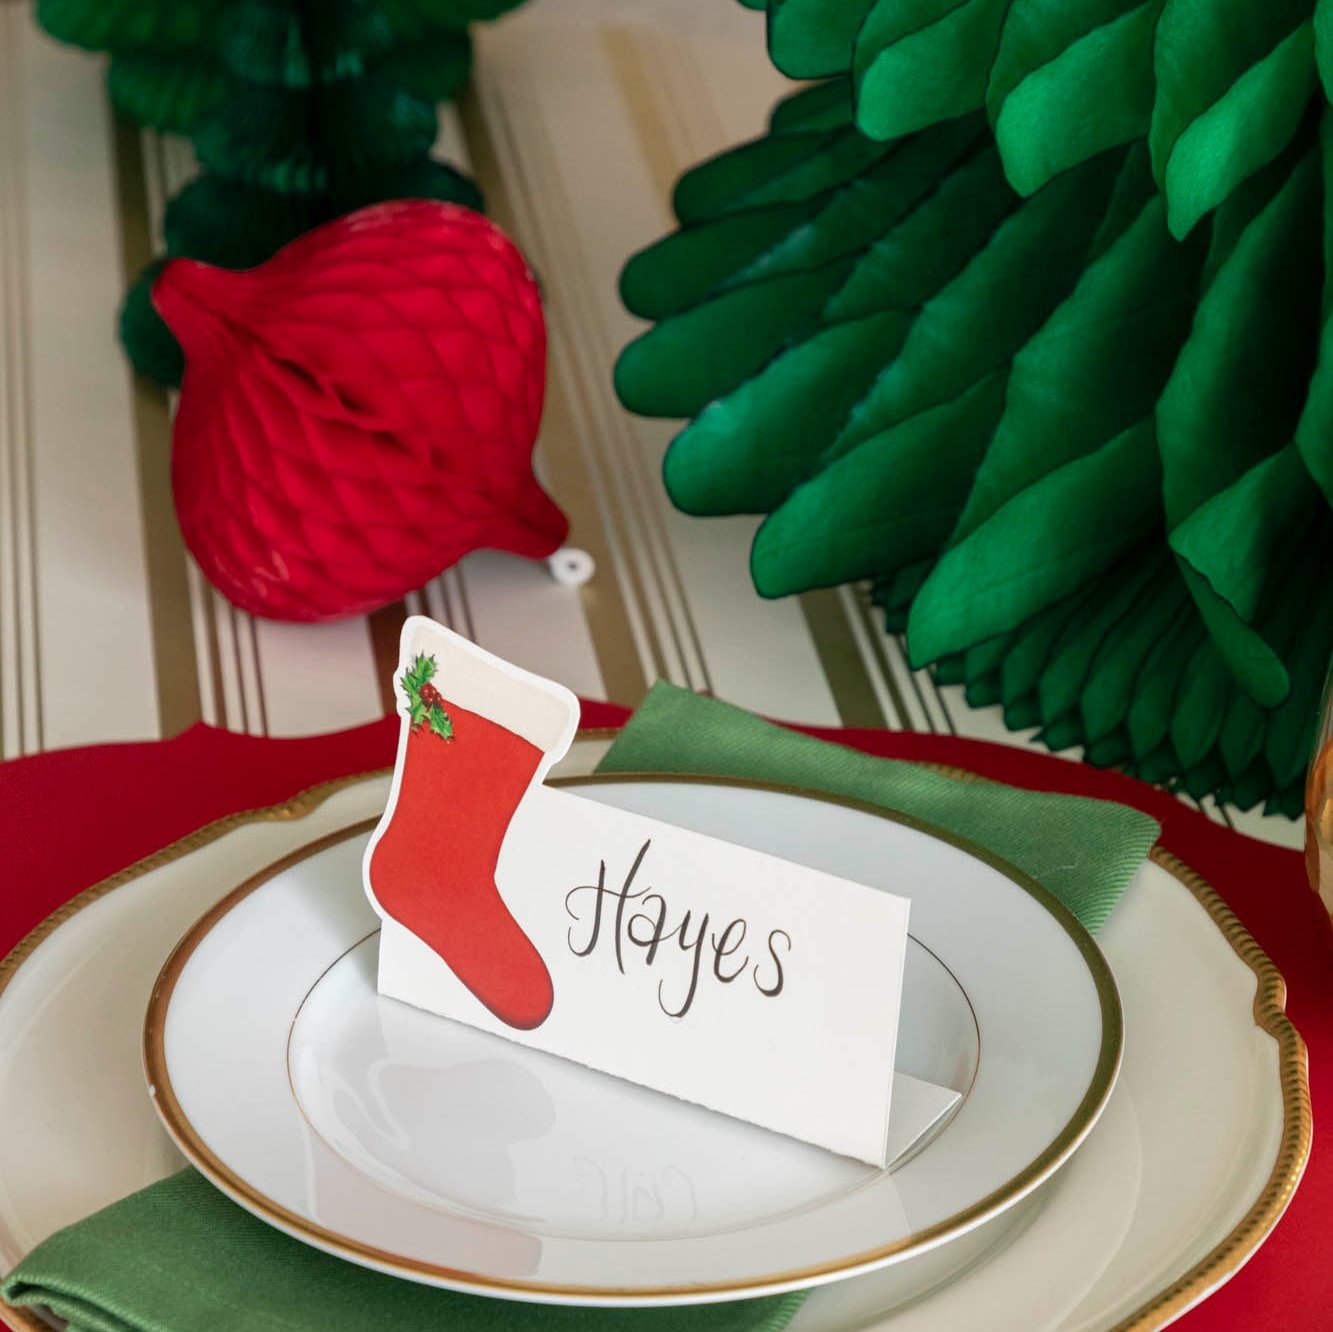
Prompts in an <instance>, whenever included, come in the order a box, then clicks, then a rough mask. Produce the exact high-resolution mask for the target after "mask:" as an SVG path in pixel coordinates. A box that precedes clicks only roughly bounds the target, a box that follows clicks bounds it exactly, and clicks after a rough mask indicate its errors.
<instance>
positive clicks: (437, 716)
mask: <svg viewBox="0 0 1333 1332" xmlns="http://www.w3.org/2000/svg"><path fill="white" fill-rule="evenodd" d="M427 720H428V721H429V722H430V729H431V730H432V731H434V732H435V734H436V735H438V736H439V737H440V739H441V740H452V739H453V738H454V724H453V722H451V721H450V720H449V714H448V713H447V712H445V710H444V709H443V708H442V707H440V706H439V704H436V705H435V706H434V707H433V708H431V710H430V712H429V714H428V716H427Z"/></svg>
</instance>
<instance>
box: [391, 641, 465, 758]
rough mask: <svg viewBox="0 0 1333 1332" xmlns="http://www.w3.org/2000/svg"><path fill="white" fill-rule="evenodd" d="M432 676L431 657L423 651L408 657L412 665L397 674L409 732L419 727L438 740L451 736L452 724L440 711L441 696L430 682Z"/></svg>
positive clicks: (433, 659) (442, 708) (451, 737)
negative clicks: (437, 737)
mask: <svg viewBox="0 0 1333 1332" xmlns="http://www.w3.org/2000/svg"><path fill="white" fill-rule="evenodd" d="M434 677H435V658H434V657H428V656H426V655H425V653H418V654H417V656H415V657H413V658H412V664H411V665H410V666H409V667H408V668H407V669H406V670H405V671H404V672H403V673H402V675H401V676H400V677H399V681H398V683H399V684H400V685H402V687H403V693H404V694H405V695H406V697H407V717H408V721H409V722H410V723H411V725H412V730H413V731H420V730H421V728H422V727H423V726H429V727H430V729H431V730H432V731H433V732H434V733H435V734H436V735H438V736H439V737H440V739H441V740H452V739H453V738H454V724H453V722H451V721H450V720H449V714H448V713H447V712H446V711H445V710H444V699H443V698H441V697H440V691H439V690H438V689H436V688H435V686H434V685H433V684H432V683H431V681H432V680H433V679H434Z"/></svg>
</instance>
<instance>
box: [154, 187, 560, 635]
mask: <svg viewBox="0 0 1333 1332" xmlns="http://www.w3.org/2000/svg"><path fill="white" fill-rule="evenodd" d="M153 303H154V304H155V305H156V307H157V309H158V311H159V312H160V313H161V315H162V317H163V319H165V320H166V322H167V324H168V325H169V326H170V327H171V330H172V331H173V332H174V333H175V335H176V337H177V338H178V339H179V340H180V343H181V346H182V347H183V348H184V351H185V362H186V364H185V376H184V379H183V381H182V383H181V394H180V405H179V408H178V411H177V414H176V422H175V431H174V437H173V449H172V489H173V492H174V495H175V500H176V511H177V515H178V517H179V519H180V525H181V531H182V533H183V535H184V537H185V543H186V545H187V546H188V547H189V549H190V552H191V554H193V556H194V557H195V559H196V560H197V561H198V563H199V566H200V568H201V569H202V570H203V572H204V574H205V576H206V577H207V578H208V579H209V581H210V582H212V583H213V584H214V585H215V586H216V587H217V588H218V589H219V590H220V591H221V592H222V593H223V594H224V595H225V596H226V597H227V598H228V599H229V600H231V601H232V602H233V603H234V604H235V605H237V606H239V607H240V608H241V609H243V610H247V611H249V612H251V613H252V614H254V615H261V616H266V617H269V618H272V619H280V620H328V619H336V618H340V617H342V616H347V615H357V614H364V613H365V612H367V611H370V610H374V609H375V608H377V607H379V606H383V605H386V604H388V603H389V602H392V601H395V600H397V599H398V598H399V597H401V596H402V595H403V594H404V593H406V592H408V591H410V590H411V589H413V588H416V587H420V586H421V585H423V584H424V583H426V582H428V581H429V580H430V579H431V578H433V577H435V575H437V574H438V573H440V572H441V571H442V570H443V569H445V568H447V567H448V566H449V565H451V564H453V563H455V562H456V561H457V560H459V559H460V558H462V556H464V555H466V554H467V553H468V552H469V551H471V550H474V549H477V548H478V547H490V548H492V549H497V550H506V551H512V552H514V553H515V554H518V555H524V556H528V557H530V558H534V559H540V558H543V557H545V556H547V555H550V554H551V553H552V552H553V551H554V550H556V548H557V547H558V546H559V545H560V544H561V542H562V541H563V540H564V539H565V536H566V533H567V531H568V523H567V522H566V520H565V516H564V514H563V513H562V512H561V511H560V509H559V508H558V507H557V506H556V504H555V502H554V501H553V500H552V499H551V498H550V496H548V495H547V494H546V492H545V491H543V490H542V488H541V487H540V486H539V485H538V484H537V482H536V480H535V478H534V477H533V475H532V449H533V444H534V443H535V441H536V437H537V427H538V424H539V423H540V420H541V412H542V399H543V396H544V393H545V385H546V327H545V322H544V320H543V317H542V309H541V297H540V293H539V291H538V288H537V284H536V282H535V280H534V279H533V277H532V275H531V273H530V272H529V271H528V267H527V264H526V262H525V260H524V258H523V256H522V254H521V253H520V252H519V250H518V249H517V247H515V245H514V244H513V243H512V242H511V241H510V240H509V239H508V237H507V236H505V234H504V233H503V232H502V231H501V230H500V229H499V228H498V227H497V226H495V224H494V223H492V222H490V221H488V220H487V219H486V218H484V217H482V216H481V215H480V214H479V213H474V212H471V211H469V210H468V209H465V208H460V207H458V206H457V205H454V204H446V203H439V202H435V201H429V200H405V201H397V202H391V203H385V204H376V205H374V206H373V207H370V208H364V209H362V210H360V211H359V212H356V213H350V214H348V215H347V216H345V217H341V218H337V219H336V220H334V221H332V222H329V223H327V224H326V225H324V226H322V227H319V228H317V229H316V230H314V231H311V232H308V233H307V234H306V235H304V236H301V237H299V238H298V239H297V240H295V241H293V242H292V243H291V244H289V245H287V246H285V247H284V248H283V249H281V250H279V251H278V253H277V254H275V255H274V256H273V257H272V258H271V259H269V260H268V261H267V262H265V263H263V264H261V265H259V267H257V268H252V269H248V270H246V271H244V272H235V271H232V270H228V269H222V268H214V267H212V266H211V265H209V264H204V263H200V262H198V261H196V260H192V259H173V260H171V261H170V262H169V263H168V264H167V265H166V266H165V268H164V269H163V271H162V274H161V276H160V277H159V278H158V280H157V282H156V283H155V284H154V287H153Z"/></svg>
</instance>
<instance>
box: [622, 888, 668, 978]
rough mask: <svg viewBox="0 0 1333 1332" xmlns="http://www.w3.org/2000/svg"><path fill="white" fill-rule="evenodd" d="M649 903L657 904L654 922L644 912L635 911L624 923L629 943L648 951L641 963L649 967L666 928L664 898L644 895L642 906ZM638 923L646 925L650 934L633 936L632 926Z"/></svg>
mask: <svg viewBox="0 0 1333 1332" xmlns="http://www.w3.org/2000/svg"><path fill="white" fill-rule="evenodd" d="M649 902H656V903H657V919H656V920H654V919H653V918H652V917H651V916H650V915H648V913H647V912H645V911H636V912H635V913H634V915H632V916H631V917H630V918H629V919H628V920H627V921H626V922H625V933H626V934H627V935H628V936H629V941H630V943H632V944H638V946H639V947H640V948H646V949H647V950H648V953H647V956H646V957H645V958H644V959H643V961H644V965H645V966H649V967H651V966H652V965H653V959H654V958H655V957H656V956H657V949H658V945H659V944H661V942H662V939H663V937H664V936H663V934H662V931H663V929H665V928H666V915H667V904H666V898H664V897H663V896H662V894H661V893H646V894H645V895H644V899H643V905H644V906H647V905H648V903H649ZM638 921H643V922H644V923H645V924H647V925H648V927H649V929H650V930H651V931H652V932H651V933H650V934H645V935H642V936H640V935H638V934H635V933H634V926H635V923H636V922H638Z"/></svg>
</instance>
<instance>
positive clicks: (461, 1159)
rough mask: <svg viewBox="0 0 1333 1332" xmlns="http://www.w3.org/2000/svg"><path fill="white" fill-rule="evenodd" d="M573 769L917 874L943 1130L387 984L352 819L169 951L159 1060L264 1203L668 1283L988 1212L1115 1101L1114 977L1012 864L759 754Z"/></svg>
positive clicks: (176, 1120)
mask: <svg viewBox="0 0 1333 1332" xmlns="http://www.w3.org/2000/svg"><path fill="white" fill-rule="evenodd" d="M575 789H576V790H578V792H579V793H580V794H581V795H583V796H585V797H587V798H591V799H597V800H601V801H605V802H607V803H611V804H615V805H618V806H621V807H623V808H632V809H634V810H636V811H638V812H641V813H649V814H651V815H653V816H656V817H660V818H663V819H665V820H667V821H668V822H672V823H675V824H678V825H683V826H690V827H696V828H700V829H702V830H704V831H710V832H714V833H719V834H722V835H725V836H727V837H729V838H731V839H732V840H734V841H738V842H743V843H747V844H749V845H751V846H754V847H757V848H759V849H762V850H768V851H773V852H776V853H777V854H781V855H786V856H788V857H790V858H800V859H803V860H805V861H806V862H807V863H811V864H813V865H816V866H817V867H818V868H821V869H826V870H829V871H831V872H833V873H837V874H840V875H843V876H845V877H848V878H853V879H857V880H860V881H862V882H867V883H871V884H877V885H879V886H882V887H885V888H890V887H891V888H893V889H894V890H895V891H898V892H901V893H904V894H906V895H909V896H910V897H911V898H912V913H913V915H912V919H913V925H912V933H913V937H914V939H915V941H916V944H915V946H914V947H913V949H912V950H910V953H909V963H908V972H907V978H906V982H905V996H904V1005H903V1017H902V1023H901V1029H900V1030H901V1035H900V1041H901V1042H902V1044H901V1051H902V1053H901V1055H900V1060H899V1068H900V1071H903V1072H907V1073H910V1074H913V1075H914V1076H918V1077H923V1078H926V1079H927V1080H930V1081H935V1082H945V1083H948V1084H950V1085H953V1086H954V1087H955V1089H956V1090H958V1091H959V1092H962V1093H965V1095H964V1098H963V1101H962V1103H961V1106H960V1108H959V1109H958V1110H957V1112H956V1113H955V1115H954V1117H953V1119H952V1120H951V1121H950V1123H949V1124H948V1125H947V1126H946V1127H945V1128H944V1129H943V1131H941V1132H940V1133H939V1135H938V1136H937V1137H936V1138H935V1140H934V1141H933V1142H931V1143H930V1144H928V1145H927V1146H926V1147H925V1148H924V1149H922V1150H919V1151H917V1152H915V1153H914V1154H913V1155H911V1157H910V1159H907V1160H905V1161H904V1162H902V1163H901V1164H900V1165H898V1167H897V1168H892V1169H889V1170H883V1171H880V1170H873V1169H870V1168H868V1167H865V1166H863V1165H861V1164H858V1163H856V1162H853V1161H850V1160H848V1159H845V1158H841V1157H838V1156H835V1155H833V1154H832V1153H829V1152H825V1151H821V1150H819V1149H816V1148H812V1147H810V1146H808V1145H805V1144H801V1143H797V1142H794V1141H792V1140H790V1139H787V1138H783V1137H781V1136H779V1135H776V1134H773V1133H769V1132H766V1131H764V1130H760V1129H757V1128H754V1127H752V1126H749V1125H745V1124H742V1123H740V1122H738V1121H735V1120H731V1119H728V1118H725V1117H723V1116H720V1115H717V1114H713V1113H711V1112H708V1111H706V1110H703V1109H701V1108H699V1107H695V1106H689V1105H686V1104H684V1103H682V1102H680V1101H677V1100H675V1099H673V1098H671V1097H667V1096H662V1095H659V1094H656V1093H652V1092H648V1091H645V1090H644V1089H642V1088H638V1087H634V1086H631V1085H630V1084H627V1083H623V1082H619V1081H617V1080H616V1079H613V1078H609V1077H606V1076H604V1075H600V1074H596V1073H592V1072H590V1071H589V1070H587V1069H584V1068H582V1067H580V1066H578V1065H575V1064H572V1063H569V1062H567V1061H563V1060H559V1059H556V1058H553V1057H551V1056H548V1055H544V1054H541V1053H540V1052H536V1051H531V1050H527V1049H524V1048H522V1047H519V1046H517V1045H515V1044H513V1043H511V1042H508V1041H505V1040H503V1039H501V1038H498V1037H495V1036H490V1035H487V1034H484V1033H481V1032H477V1031H473V1030H471V1029H468V1028H465V1027H462V1026H461V1025H459V1024H456V1023H449V1022H442V1021H441V1020H439V1019H436V1018H432V1017H430V1016H428V1015H426V1014H423V1013H421V1012H418V1011H417V1010H415V1009H411V1008H408V1007H406V1006H404V1005H402V1004H399V1003H396V1002H394V1001H392V1000H387V999H383V998H381V997H380V996H378V995H377V994H376V992H375V986H374V969H375V953H376V946H377V940H376V938H375V935H374V929H375V925H376V920H375V917H374V916H373V914H372V913H371V912H370V909H369V907H368V906H367V904H366V902H365V900H364V897H363V895H362V890H361V883H360V865H361V859H362V856H363V853H364V849H365V842H366V838H367V836H368V832H369V830H368V829H366V828H360V829H357V830H354V831H352V832H350V833H348V834H347V835H341V836H335V837H334V838H332V839H330V840H329V841H327V842H325V843H323V844H319V845H317V846H315V847H312V848H309V849H308V850H307V851H305V852H303V853H301V854H300V855H299V856H297V857H295V858H292V859H289V860H287V861H285V862H282V863H280V864H279V865H277V866H274V867H273V868H272V869H271V870H270V871H268V872H266V873H265V874H263V875H261V876H258V877H257V878H255V879H253V880H251V881H250V882H249V883H247V884H245V885H243V886H242V887H241V888H239V889H238V890H237V891H236V892H234V893H233V894H231V895H230V896H229V897H228V898H227V899H225V900H224V901H223V902H221V903H220V904H219V905H218V906H217V907H216V908H215V909H214V910H212V911H211V912H209V913H208V914H207V916H206V917H205V918H204V919H202V920H201V921H200V922H199V923H198V924H197V925H196V926H195V928H194V929H192V930H191V931H190V932H189V933H188V934H187V935H186V937H185V938H184V939H183V940H182V942H181V944H180V946H179V947H178V949H177V950H176V951H175V953H174V954H173V956H172V958H171V959H170V960H169V962H168V963H167V965H166V967H165V968H164V970H163V973H162V978H161V981H160V983H159V985H158V986H157V988H156V989H155V991H154V995H153V998H152V1001H151V1002H150V1005H149V1009H148V1018H147V1025H146V1036H145V1060H146V1065H147V1069H148V1077H149V1083H150V1087H151V1089H152V1093H153V1098H154V1104H155V1105H156V1107H157V1109H158V1112H159V1114H160V1115H161V1116H162V1119H163V1122H164V1124H165V1125H166V1127H167V1130H168V1132H169V1133H170V1134H171V1136H172V1137H173V1139H174V1140H175V1141H176V1143H177V1145H178V1146H179V1147H180V1148H181V1150H182V1151H183V1152H184V1153H185V1155H186V1156H187V1157H189V1159H190V1160H191V1161H192V1162H193V1163H194V1164H195V1165H196V1166H198V1168H199V1169H200V1170H202V1171H203V1172H204V1173H205V1174H206V1175H207V1176H208V1177H209V1178H210V1179H212V1180H213V1182H214V1183H215V1184H217V1185H218V1186H219V1187H220V1188H222V1189H223V1190H224V1191H225V1192H227V1193H228V1194H229V1195H230V1196H232V1197H233V1198H234V1199H235V1200H236V1201H237V1202H239V1203H241V1205H242V1206H245V1207H247V1208H249V1209H250V1210H252V1211H253V1212H255V1214H256V1215H258V1216H260V1217H262V1218H263V1219H264V1220H266V1221H268V1222H270V1223H271V1224H273V1225H275V1226H277V1227H279V1228H280V1229H283V1230H285V1231H287V1232H288V1233H290V1234H292V1235H295V1236H296V1237H298V1238H300V1239H303V1240H305V1241H306V1242H308V1243H310V1244H313V1245H315V1246H317V1247H319V1248H322V1249H325V1250H327V1251H329V1252H332V1253H336V1254H338V1255H339V1256H341V1257H344V1258H347V1259H350V1260H351V1261H354V1262H359V1263H362V1264H364V1265H366V1266H370V1267H375V1268H377V1269H379V1270H383V1271H387V1272H391V1273H393V1274H395V1275H399V1276H403V1277H408V1278H410V1279H413V1280H417V1281H422V1282H426V1283H429V1284H436V1285H441V1286H446V1287H450V1288H454V1289H463V1290H471V1291H479V1292H485V1293H492V1294H503V1295H505V1296H507V1297H509V1298H515V1299H530V1300H541V1301H567V1302H573V1303H581V1304H592V1303H605V1304H616V1305H632V1304H644V1305H647V1304H679V1303H686V1302H698V1301H705V1300H720V1299H735V1298H738V1297H741V1296H747V1295H758V1294H771V1293H776V1292H779V1291H783V1290H789V1289H793V1288H796V1287H799V1286H808V1285H814V1284H819V1283H822V1282H826V1281H832V1280H837V1279H840V1278H846V1277H848V1276H851V1275H853V1274H855V1273H858V1272H864V1271H868V1270H872V1269H874V1268H878V1267H882V1266H887V1265H890V1264H896V1263H903V1262H905V1261H907V1260H909V1259H911V1258H913V1257H915V1256H917V1255H919V1254H922V1253H924V1252H925V1251H926V1250H928V1249H932V1248H935V1247H938V1246H943V1245H945V1244H948V1243H949V1242H950V1241H952V1240H955V1239H957V1238H959V1237H962V1236H965V1235H969V1234H971V1233H972V1232H975V1231H978V1230H980V1229H982V1228H983V1227H986V1226H988V1225H989V1224H991V1223H993V1222H994V1221H996V1220H997V1218H1000V1217H1002V1216H1003V1215H1004V1214H1005V1213H1006V1212H1008V1211H1009V1210H1010V1209H1012V1208H1013V1207H1014V1205H1015V1204H1017V1203H1018V1202H1020V1201H1021V1200H1023V1199H1024V1198H1026V1197H1027V1196H1028V1195H1029V1194H1031V1193H1032V1192H1033V1191H1034V1190H1036V1189H1038V1188H1039V1187H1040V1186H1041V1185H1042V1184H1044V1183H1045V1182H1046V1181H1048V1180H1049V1179H1051V1178H1052V1177H1053V1176H1054V1175H1055V1172H1056V1171H1057V1170H1058V1169H1059V1168H1060V1166H1061V1165H1062V1164H1063V1163H1064V1162H1065V1161H1066V1160H1067V1159H1068V1158H1069V1156H1070V1155H1071V1154H1072V1152H1073V1151H1074V1149H1075V1148H1076V1147H1077V1145H1078V1144H1079V1143H1080V1142H1081V1141H1082V1139H1083V1138H1084V1136H1085V1135H1086V1134H1087V1133H1088V1131H1089V1130H1090V1128H1091V1127H1092V1125H1093V1123H1094V1122H1095V1121H1096V1119H1097V1116H1098V1114H1099V1113H1100V1111H1101V1109H1102V1107H1103V1106H1104V1105H1105V1103H1106V1100H1107V1097H1108V1096H1109V1094H1110V1090H1111V1086H1112V1084H1113V1081H1114V1077H1115V1072H1116V1068H1117V1066H1118V1063H1119V1055H1120V1041H1121V1021H1120V1008H1119V1001H1118V998H1117V996H1116V992H1115V985H1114V982H1113V980H1112V978H1111V974H1110V971H1109V968H1108V967H1107V966H1106V963H1105V961H1104V960H1103V958H1102V957H1101V955H1100V953H1099V952H1098V950H1097V948H1096V946H1095V945H1094V944H1093V943H1092V941H1091V939H1090V938H1089V937H1088V935H1087V934H1086V932H1085V931H1084V930H1083V929H1082V928H1081V927H1080V926H1079V925H1078V923H1077V921H1075V920H1074V919H1073V917H1072V916H1071V915H1070V914H1069V913H1068V912H1067V911H1066V910H1065V909H1064V908H1063V907H1061V906H1060V905H1059V903H1058V902H1056V901H1055V900H1054V899H1052V898H1051V897H1050V896H1049V895H1048V894H1046V893H1045V892H1044V891H1043V890H1042V889H1041V888H1040V887H1038V886H1037V885H1036V884H1035V883H1033V882H1032V881H1031V880H1029V879H1027V878H1025V877H1024V876H1022V875H1021V874H1019V873H1018V872H1017V871H1014V870H1012V869H1010V868H1008V867H1006V866H1004V865H1002V864H1001V863H999V862H995V861H993V860H992V859H990V858H989V857H986V856H985V855H983V854H982V853H980V852H978V851H977V850H976V849H975V848H972V847H969V846H966V845H964V844H962V843H960V842H958V841H956V840H955V839H952V838H948V837H946V836H944V835H943V834H940V833H938V832H936V831H934V830H931V829H928V828H925V827H923V826H919V825H915V824H913V823H911V822H910V821H907V820H904V819H900V818H897V817H893V816H889V815H886V814H884V813H883V812H882V811H879V810H874V809H871V808H869V807H866V806H861V805H857V804H855V803H853V802H848V801H844V800H834V799H829V798H823V797H816V796H813V795H808V794H802V793H799V792H793V791H789V790H784V789H781V788H778V787H772V786H765V785H761V784H757V783H741V782H728V781H721V780H690V779H681V778H670V777H660V778H659V777H653V778H649V777H616V778H601V779H585V780H584V781H582V782H580V783H578V784H577V786H576V788H575ZM790 1072H791V1076H792V1077H794V1078H799V1077H800V1076H802V1071H801V1069H800V1068H799V1067H793V1068H792V1069H791V1070H790Z"/></svg>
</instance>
